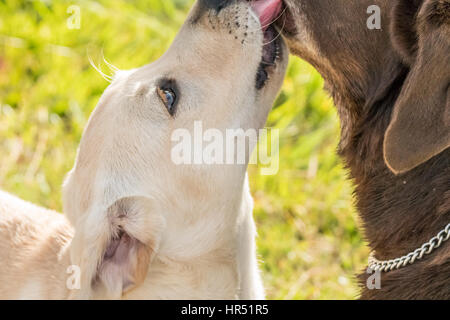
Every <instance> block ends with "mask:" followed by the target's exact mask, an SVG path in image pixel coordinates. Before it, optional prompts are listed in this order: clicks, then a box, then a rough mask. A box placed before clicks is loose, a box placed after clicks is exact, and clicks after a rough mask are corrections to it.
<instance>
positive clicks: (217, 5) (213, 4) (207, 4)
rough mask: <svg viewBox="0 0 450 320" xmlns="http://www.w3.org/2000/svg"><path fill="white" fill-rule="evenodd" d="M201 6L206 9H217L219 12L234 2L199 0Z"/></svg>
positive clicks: (230, 0) (226, 0) (229, 0)
mask: <svg viewBox="0 0 450 320" xmlns="http://www.w3.org/2000/svg"><path fill="white" fill-rule="evenodd" d="M199 2H200V6H201V7H203V9H205V10H211V9H212V10H215V11H216V12H217V13H219V12H220V11H221V10H222V9H224V8H225V7H226V6H228V5H229V4H230V3H232V2H233V1H232V0H199Z"/></svg>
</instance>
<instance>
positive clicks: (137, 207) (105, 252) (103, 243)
mask: <svg viewBox="0 0 450 320" xmlns="http://www.w3.org/2000/svg"><path fill="white" fill-rule="evenodd" d="M92 214H93V213H91V215H87V219H86V221H84V223H80V224H78V225H77V226H76V232H75V237H74V240H73V244H72V252H71V258H72V261H73V263H74V264H75V265H78V266H79V267H80V269H81V274H82V277H81V281H80V282H81V290H79V291H78V292H73V293H72V296H71V298H74V299H90V298H107V299H120V298H121V297H122V295H123V294H124V293H126V292H128V291H130V290H132V289H133V288H136V287H137V286H139V285H140V284H141V283H142V282H143V281H144V280H145V277H146V276H147V273H148V270H149V266H150V262H151V260H152V258H153V256H154V254H155V252H156V251H157V250H158V246H159V241H160V238H161V233H162V230H163V229H164V225H165V221H164V219H163V217H162V216H161V215H158V214H155V213H154V212H153V209H152V207H151V205H150V201H149V200H148V199H145V198H143V197H129V198H122V199H120V200H117V201H116V202H115V203H114V204H113V205H112V206H110V207H109V208H108V209H107V210H106V212H105V214H97V215H95V213H94V215H92Z"/></svg>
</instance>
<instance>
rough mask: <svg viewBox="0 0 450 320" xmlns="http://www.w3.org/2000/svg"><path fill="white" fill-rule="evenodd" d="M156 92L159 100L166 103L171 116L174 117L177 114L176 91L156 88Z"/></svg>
mask: <svg viewBox="0 0 450 320" xmlns="http://www.w3.org/2000/svg"><path fill="white" fill-rule="evenodd" d="M156 92H157V93H158V96H159V98H160V99H161V101H162V102H163V103H164V105H165V106H166V108H167V111H169V114H170V115H171V116H173V115H174V114H175V106H176V103H177V95H176V93H175V91H174V90H173V89H171V88H161V87H158V88H156Z"/></svg>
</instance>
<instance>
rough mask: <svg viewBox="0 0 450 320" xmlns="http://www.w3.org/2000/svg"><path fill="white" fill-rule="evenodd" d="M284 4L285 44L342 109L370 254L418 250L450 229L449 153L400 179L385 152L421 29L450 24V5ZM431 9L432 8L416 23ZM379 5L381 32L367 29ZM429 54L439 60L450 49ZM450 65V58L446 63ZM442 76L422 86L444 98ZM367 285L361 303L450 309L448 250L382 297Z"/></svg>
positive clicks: (345, 153) (385, 282) (298, 0)
mask: <svg viewBox="0 0 450 320" xmlns="http://www.w3.org/2000/svg"><path fill="white" fill-rule="evenodd" d="M285 3H286V5H287V7H288V8H289V15H288V18H289V19H288V20H289V21H288V23H287V26H288V28H287V30H286V32H285V36H286V38H287V40H288V43H289V45H290V48H291V51H292V52H293V53H294V54H296V55H299V56H300V57H302V58H304V59H306V60H308V61H309V62H310V63H312V64H313V65H314V66H315V67H316V68H317V69H318V70H319V72H321V74H322V75H323V77H324V78H325V81H326V83H327V88H328V89H329V91H330V93H331V95H332V96H333V98H334V101H335V104H336V106H337V108H338V111H339V115H340V117H341V125H342V136H341V143H340V150H339V153H340V155H341V156H342V157H343V159H344V161H345V163H346V165H347V167H348V168H349V171H350V174H351V178H352V179H353V181H354V183H355V185H356V190H355V197H356V206H357V209H358V211H359V214H360V216H361V218H362V221H363V227H364V230H365V236H366V238H367V240H368V243H369V246H370V248H371V249H372V250H374V251H375V252H376V257H377V258H378V259H383V260H384V259H391V258H397V257H400V256H402V255H404V254H407V253H409V252H410V251H412V250H415V249H416V248H418V247H420V246H421V245H422V244H423V243H424V242H426V241H428V240H429V239H431V238H432V237H433V236H435V235H436V234H437V233H438V232H439V231H440V230H441V229H442V228H444V227H445V226H446V225H447V224H448V223H449V222H450V149H448V148H446V149H445V148H444V149H443V150H442V151H441V152H439V153H438V154H436V155H435V156H433V157H432V158H431V159H429V160H426V159H425V158H424V159H425V160H423V161H425V162H423V163H421V164H420V165H417V166H416V167H414V168H413V169H408V170H406V172H405V173H403V174H397V175H396V174H394V173H393V172H392V171H391V170H390V169H389V167H388V166H387V165H386V162H385V157H384V153H383V151H384V149H383V142H384V139H385V133H386V130H387V128H388V127H389V126H390V124H391V122H392V114H393V112H394V107H395V106H396V104H397V102H398V101H397V100H398V98H399V96H400V94H401V91H402V89H404V86H405V83H407V81H412V80H411V75H410V74H411V71H412V69H413V68H414V63H415V61H416V58H417V57H416V56H417V54H418V52H419V50H418V39H419V36H420V34H421V32H424V31H423V30H422V29H423V28H443V24H449V23H450V19H449V14H450V10H449V4H450V1H449V0H409V1H408V0H401V1H400V0H399V1H392V0H314V1H309V0H285ZM424 3H425V4H426V5H427V7H426V8H423V10H424V11H423V12H424V13H423V14H422V17H421V18H420V19H418V12H419V10H420V8H422V6H423V4H424ZM372 4H376V5H378V6H379V7H380V8H381V10H382V23H383V24H382V30H368V29H367V28H365V21H366V19H367V17H368V15H367V14H366V9H367V7H368V6H369V5H372ZM300 21H302V24H301V25H300ZM300 28H308V31H309V33H310V34H311V37H312V38H313V40H314V42H315V43H316V47H317V51H318V52H315V53H314V54H311V52H309V51H307V50H306V49H305V46H303V45H302V41H305V40H304V38H301V32H300V31H299V30H300ZM433 30H434V29H433ZM433 30H431V31H430V30H428V31H430V32H434V31H433ZM436 30H437V29H436ZM439 30H441V29H439ZM428 31H427V32H428ZM443 32H447V31H446V30H444V31H443ZM443 34H444V35H446V33H443ZM425 49H426V50H436V51H437V52H438V50H441V49H442V50H444V49H445V46H444V47H443V48H425ZM448 55H449V53H448V52H447V53H444V56H443V57H444V61H445V59H448ZM440 68H441V69H443V71H442V72H441V73H439V74H434V75H433V74H431V73H430V74H426V73H424V74H423V77H425V80H427V78H426V77H431V78H430V81H431V80H436V77H440V78H439V80H440V81H441V84H442V82H443V86H444V88H445V86H447V87H448V85H449V84H448V81H449V79H448V78H446V77H447V75H448V68H449V66H448V64H446V65H443V66H441V67H440ZM433 76H434V77H435V78H432V77H433ZM424 86H425V87H426V86H427V82H426V81H425V84H424ZM417 94H418V95H419V94H420V92H417ZM444 98H445V96H444ZM441 100H442V99H441ZM441 100H439V102H437V103H442V101H441ZM443 103H444V105H443V106H442V108H444V109H445V108H447V109H446V110H445V114H448V113H449V111H448V108H449V105H448V98H447V107H445V99H444V102H443ZM413 111H415V110H413ZM439 116H440V117H442V115H439ZM444 117H445V116H444ZM444 120H445V119H444ZM444 123H445V121H444ZM446 125H447V126H448V125H449V124H448V122H447V123H446ZM436 126H439V123H437V124H436ZM417 130H421V129H420V128H417ZM442 130H444V132H446V131H448V128H442ZM424 134H427V133H426V132H425V133H424ZM401 138H402V137H400V138H398V139H400V140H401ZM393 139H397V137H394V138H393ZM417 152H418V153H420V152H421V150H417ZM368 276H369V275H367V274H366V273H365V272H364V273H363V274H361V276H360V277H359V280H360V284H361V290H362V291H361V298H362V299H450V241H448V242H447V243H444V244H443V245H442V247H441V248H439V249H437V250H435V251H434V252H433V253H432V254H430V255H429V256H426V257H425V258H424V259H422V260H421V261H419V262H416V263H414V264H413V265H409V266H407V267H405V268H403V269H400V270H396V271H392V272H389V273H384V274H382V278H381V289H380V290H369V289H368V288H367V287H366V279H367V277H368Z"/></svg>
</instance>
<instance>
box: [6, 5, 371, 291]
mask: <svg viewBox="0 0 450 320" xmlns="http://www.w3.org/2000/svg"><path fill="white" fill-rule="evenodd" d="M192 3H193V1H192V0H171V1H169V0H136V1H127V0H115V1H108V0H101V1H90V0H80V1H64V0H58V1H56V0H54V1H51V0H41V1H37V0H36V1H25V0H0V188H1V189H3V190H7V191H9V192H11V193H13V194H16V195H18V196H20V197H22V198H24V199H26V200H29V201H32V202H34V203H37V204H40V205H42V206H46V207H49V208H52V209H55V210H61V188H60V186H61V184H62V181H63V178H64V175H65V174H66V173H67V172H68V171H69V170H70V168H71V166H72V164H73V161H74V158H75V154H76V148H77V145H78V143H79V141H80V138H81V134H82V130H83V128H84V126H85V124H86V121H87V119H88V117H89V114H90V113H91V111H92V110H93V108H94V107H95V105H96V102H97V101H98V99H99V97H100V95H101V94H102V92H103V90H104V89H105V88H106V86H107V85H108V83H107V82H106V81H104V79H102V78H101V76H100V75H99V73H98V72H96V71H95V70H94V69H93V68H92V66H91V65H90V63H89V59H88V56H91V57H92V60H93V61H94V63H96V64H97V65H100V67H101V68H102V69H103V70H104V71H105V73H108V71H107V70H108V69H107V66H106V65H105V63H104V62H103V55H104V56H105V57H106V58H107V60H108V61H110V62H111V63H113V64H114V65H115V66H117V67H118V68H120V69H127V68H135V67H138V66H141V65H144V64H147V63H149V62H151V61H153V60H155V59H156V58H158V57H159V56H160V55H161V54H162V53H163V52H164V51H165V50H166V49H167V47H168V46H169V45H170V43H171V41H172V40H173V38H174V36H175V34H176V32H177V30H178V28H179V27H180V26H181V24H182V23H183V20H184V18H185V17H186V14H187V11H188V10H189V7H190V6H191V5H192ZM71 5H77V6H79V7H80V9H81V25H80V29H69V28H68V27H67V19H69V18H70V16H71V14H70V13H68V11H67V10H68V8H69V7H70V6H71ZM322 86H323V80H322V79H321V77H320V76H319V75H318V74H317V72H316V71H315V70H314V69H313V68H312V67H311V66H310V65H308V64H307V63H305V62H303V61H301V60H299V59H297V58H292V59H291V62H290V68H289V71H288V75H287V78H286V80H285V83H284V86H283V89H282V92H281V94H280V96H279V98H278V99H277V102H276V103H275V107H274V110H273V111H272V113H271V115H270V118H269V122H268V126H269V127H274V128H279V129H280V133H281V136H280V138H281V139H280V170H279V172H278V174H277V175H273V176H262V175H260V174H259V170H258V168H256V167H250V169H249V171H250V177H251V189H252V193H253V195H254V198H255V216H256V220H257V225H258V230H259V238H258V250H259V253H260V257H261V266H262V268H263V271H264V282H265V285H266V288H267V293H268V298H272V299H352V298H355V297H356V296H357V294H358V291H357V287H356V285H355V281H354V276H353V275H354V273H355V272H359V271H360V270H362V269H363V267H364V265H365V257H366V256H367V249H366V247H365V245H364V243H363V240H362V238H361V235H360V234H359V232H358V229H357V225H356V221H357V217H356V214H355V210H354V208H353V206H352V197H351V194H352V186H351V183H350V182H349V181H348V180H347V179H346V172H345V170H344V169H343V166H342V164H341V162H340V160H339V158H338V157H337V156H336V152H335V150H336V147H337V143H338V140H339V124H338V119H337V115H336V112H335V109H334V107H333V105H332V102H331V100H330V99H329V98H328V97H327V95H326V93H325V92H324V91H323V89H322Z"/></svg>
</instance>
